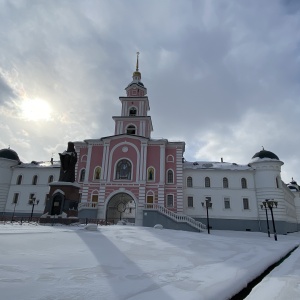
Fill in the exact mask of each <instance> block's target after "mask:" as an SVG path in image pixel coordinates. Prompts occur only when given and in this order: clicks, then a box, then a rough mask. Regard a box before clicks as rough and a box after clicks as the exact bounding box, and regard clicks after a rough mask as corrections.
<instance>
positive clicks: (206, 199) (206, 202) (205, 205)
mask: <svg viewBox="0 0 300 300" xmlns="http://www.w3.org/2000/svg"><path fill="white" fill-rule="evenodd" d="M202 207H206V220H207V233H208V234H210V230H209V217H208V208H212V203H211V199H210V198H209V197H206V198H205V202H202Z"/></svg>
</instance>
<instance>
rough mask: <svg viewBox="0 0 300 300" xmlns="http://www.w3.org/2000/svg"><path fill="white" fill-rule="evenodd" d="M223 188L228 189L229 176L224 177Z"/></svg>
mask: <svg viewBox="0 0 300 300" xmlns="http://www.w3.org/2000/svg"><path fill="white" fill-rule="evenodd" d="M223 188H224V189H228V178H226V177H224V178H223Z"/></svg>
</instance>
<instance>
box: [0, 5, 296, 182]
mask: <svg viewBox="0 0 300 300" xmlns="http://www.w3.org/2000/svg"><path fill="white" fill-rule="evenodd" d="M0 28H1V30H0V49H1V50H0V129H1V136H0V148H7V147H8V146H9V145H10V147H11V148H12V149H14V150H15V151H17V153H18V154H19V156H20V158H21V160H22V161H24V162H26V161H27V162H28V161H32V160H49V159H50V158H51V155H52V153H54V159H56V160H58V152H61V151H64V150H66V147H67V142H68V141H78V140H84V139H88V138H100V137H103V136H108V135H112V134H113V133H114V121H113V120H112V118H111V117H112V116H113V115H120V113H121V103H120V102H119V96H124V95H125V91H124V88H125V87H126V86H127V84H128V83H129V82H130V81H131V79H132V77H131V76H132V72H133V71H134V69H135V60H136V52H137V51H139V52H140V71H141V73H142V82H143V83H144V84H145V86H146V87H147V89H148V96H149V100H150V107H151V110H150V113H149V114H150V115H151V117H152V121H153V126H154V132H153V133H152V137H153V138H159V137H163V138H167V139H169V140H183V141H185V142H186V152H185V158H186V159H187V160H190V161H194V160H213V161H219V160H220V159H221V157H223V158H224V161H228V162H235V163H239V164H247V163H248V162H249V161H250V159H251V157H252V156H253V155H254V154H255V153H256V152H258V151H260V150H261V149H262V146H264V148H265V149H266V150H270V151H272V152H274V153H275V154H277V155H278V156H279V158H280V159H281V160H282V161H283V162H284V163H285V164H284V166H283V168H282V177H283V180H284V181H286V182H289V181H290V180H291V178H292V177H294V179H295V180H298V181H300V174H299V172H300V171H299V170H300V155H299V149H300V142H299V136H298V134H299V128H300V101H299V100H300V99H299V95H300V1H298V0H264V1H261V0H251V1H240V0H228V1H227V0H218V1H209V0H207V1H205V0H198V1H192V0H191V1H189V0H181V1H180V0H152V1H141V0H139V1H136V0H128V1H121V0H119V1H117V0H107V1H100V0H86V1H85V0H78V1H77V0H66V1H63V0H56V1H40V0H39V1H35V0H30V1H21V0H18V1H13V0H0ZM298 183H300V182H298Z"/></svg>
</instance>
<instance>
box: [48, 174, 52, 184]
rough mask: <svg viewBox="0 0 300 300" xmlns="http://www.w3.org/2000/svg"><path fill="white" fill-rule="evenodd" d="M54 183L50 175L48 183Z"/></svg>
mask: <svg viewBox="0 0 300 300" xmlns="http://www.w3.org/2000/svg"><path fill="white" fill-rule="evenodd" d="M52 181H53V175H50V176H49V177H48V183H50V182H52Z"/></svg>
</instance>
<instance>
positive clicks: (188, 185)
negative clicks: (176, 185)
mask: <svg viewBox="0 0 300 300" xmlns="http://www.w3.org/2000/svg"><path fill="white" fill-rule="evenodd" d="M186 185H187V187H193V178H192V177H191V176H189V177H188V178H187V179H186Z"/></svg>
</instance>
